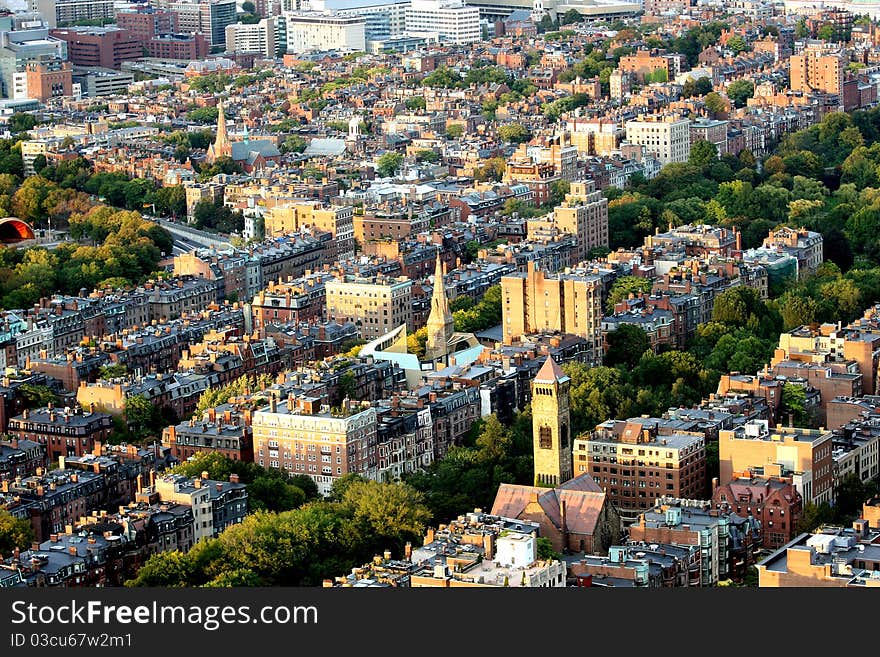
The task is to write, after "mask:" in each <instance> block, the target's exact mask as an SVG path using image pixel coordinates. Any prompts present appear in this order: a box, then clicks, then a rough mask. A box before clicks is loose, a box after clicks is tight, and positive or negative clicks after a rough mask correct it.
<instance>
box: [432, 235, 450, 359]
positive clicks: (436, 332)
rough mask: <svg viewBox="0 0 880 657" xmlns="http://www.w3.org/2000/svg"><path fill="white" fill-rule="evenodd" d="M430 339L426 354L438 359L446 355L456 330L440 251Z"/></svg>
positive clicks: (438, 253)
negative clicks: (447, 296)
mask: <svg viewBox="0 0 880 657" xmlns="http://www.w3.org/2000/svg"><path fill="white" fill-rule="evenodd" d="M427 329H428V341H427V343H426V344H425V356H426V357H427V358H429V359H430V360H437V359H438V358H443V357H444V356H446V352H447V348H448V343H449V338H451V337H452V334H453V332H454V331H455V320H454V319H453V317H452V311H451V310H449V299H447V298H446V286H445V285H444V283H443V263H442V262H441V261H440V251H439V250H438V251H437V264H436V265H435V267H434V291H433V293H432V294H431V314H430V315H428V323H427Z"/></svg>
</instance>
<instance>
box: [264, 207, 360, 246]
mask: <svg viewBox="0 0 880 657" xmlns="http://www.w3.org/2000/svg"><path fill="white" fill-rule="evenodd" d="M264 220H265V226H266V237H277V236H279V235H287V234H289V233H295V232H298V231H300V230H302V229H303V228H306V227H309V228H317V229H318V230H322V231H325V232H328V233H332V234H333V237H334V241H335V242H336V246H337V257H338V258H339V259H340V260H343V259H345V258H349V257H351V256H353V255H354V209H353V208H351V207H349V206H335V205H329V206H327V205H324V204H323V203H321V202H320V201H307V202H303V203H286V204H284V205H280V206H275V207H273V208H271V209H270V210H269V211H267V212H266V214H265V216H264Z"/></svg>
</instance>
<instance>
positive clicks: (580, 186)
mask: <svg viewBox="0 0 880 657" xmlns="http://www.w3.org/2000/svg"><path fill="white" fill-rule="evenodd" d="M549 226H555V227H556V228H557V229H558V230H561V231H563V232H565V233H568V234H570V235H573V236H574V237H575V239H576V240H577V248H576V249H575V252H574V254H573V256H574V259H575V260H576V261H577V262H583V261H585V260H587V259H588V254H589V252H590V249H594V248H596V247H597V246H606V247H607V246H608V199H607V198H605V195H604V194H603V193H602V192H600V191H598V190H597V189H596V183H594V182H593V181H592V180H586V181H580V182H573V183H571V187H570V190H569V192H568V193H567V194H566V195H565V201H563V202H562V203H561V204H560V205H558V206H556V208H554V210H553V214H552V215H550V216H548V217H547V218H546V219H544V220H537V221H529V222H528V230H529V232H530V233H531V232H532V231H533V229H541V228H544V227H549Z"/></svg>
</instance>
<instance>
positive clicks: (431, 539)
mask: <svg viewBox="0 0 880 657" xmlns="http://www.w3.org/2000/svg"><path fill="white" fill-rule="evenodd" d="M433 542H434V528H433V527H428V531H427V533H426V534H425V545H428V544H429V543H433Z"/></svg>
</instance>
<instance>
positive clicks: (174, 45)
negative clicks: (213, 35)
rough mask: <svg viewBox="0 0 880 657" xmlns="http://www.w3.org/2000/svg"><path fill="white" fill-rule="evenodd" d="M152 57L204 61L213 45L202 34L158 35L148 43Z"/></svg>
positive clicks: (147, 47) (148, 51)
mask: <svg viewBox="0 0 880 657" xmlns="http://www.w3.org/2000/svg"><path fill="white" fill-rule="evenodd" d="M146 49H147V53H149V55H150V57H160V58H162V59H183V60H189V61H192V60H195V59H204V58H205V57H207V56H208V53H210V52H211V44H209V43H208V41H207V40H206V39H205V37H204V36H203V35H201V34H158V35H156V36H154V37H153V38H151V39H150V40H149V41H147V43H146Z"/></svg>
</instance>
